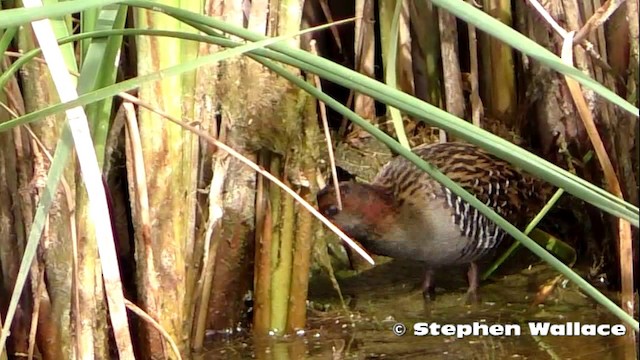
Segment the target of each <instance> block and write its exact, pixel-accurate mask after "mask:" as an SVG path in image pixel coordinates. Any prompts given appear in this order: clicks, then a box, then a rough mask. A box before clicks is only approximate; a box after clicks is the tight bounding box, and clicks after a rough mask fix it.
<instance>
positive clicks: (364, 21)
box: [352, 0, 376, 120]
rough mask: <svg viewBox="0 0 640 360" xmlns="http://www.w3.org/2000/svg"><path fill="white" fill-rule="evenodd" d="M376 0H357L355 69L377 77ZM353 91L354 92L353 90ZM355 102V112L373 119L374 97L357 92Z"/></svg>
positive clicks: (374, 111) (374, 110)
mask: <svg viewBox="0 0 640 360" xmlns="http://www.w3.org/2000/svg"><path fill="white" fill-rule="evenodd" d="M373 4H374V0H356V5H355V10H356V13H355V15H356V17H357V18H358V20H356V24H355V37H354V41H355V46H354V49H355V70H356V71H358V72H359V73H361V74H364V75H367V76H369V77H372V78H373V77H375V69H374V67H375V51H376V42H375V30H374V22H373V19H374V18H375V14H374V11H373ZM352 93H353V92H352ZM353 96H354V102H353V104H354V105H353V109H354V112H355V113H356V114H358V115H360V116H361V117H363V118H365V119H369V120H373V119H374V118H375V116H376V109H375V101H374V100H373V98H371V97H369V96H366V95H363V94H360V93H355V94H354V95H353Z"/></svg>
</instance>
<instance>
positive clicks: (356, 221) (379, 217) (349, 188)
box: [317, 181, 398, 241]
mask: <svg viewBox="0 0 640 360" xmlns="http://www.w3.org/2000/svg"><path fill="white" fill-rule="evenodd" d="M339 188H340V197H341V200H342V209H340V207H339V204H338V200H337V197H336V190H335V187H334V186H333V185H329V186H327V187H325V188H324V189H322V190H321V191H320V192H318V195H317V199H318V208H319V209H320V212H321V213H322V214H323V215H324V216H325V217H327V219H329V220H331V222H333V223H334V224H336V225H337V226H338V227H339V228H340V229H342V231H344V232H346V233H347V234H348V235H350V236H352V237H354V238H356V240H360V241H362V240H365V239H367V238H370V237H371V236H374V235H378V236H383V235H384V234H383V232H384V227H385V226H388V225H390V224H391V223H393V222H394V220H395V219H394V218H395V217H396V216H397V213H398V211H397V206H396V201H395V199H394V198H393V195H392V194H391V193H390V192H389V191H388V190H387V189H385V188H383V187H380V186H376V185H370V184H362V183H357V182H352V181H345V182H341V183H340V184H339Z"/></svg>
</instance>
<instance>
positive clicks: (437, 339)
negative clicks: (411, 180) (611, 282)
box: [202, 262, 634, 360]
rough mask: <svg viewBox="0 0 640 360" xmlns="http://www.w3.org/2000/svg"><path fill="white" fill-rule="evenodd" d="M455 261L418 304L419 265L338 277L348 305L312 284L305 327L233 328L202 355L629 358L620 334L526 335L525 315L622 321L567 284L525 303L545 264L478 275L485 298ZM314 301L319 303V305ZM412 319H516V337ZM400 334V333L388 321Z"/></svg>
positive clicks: (324, 285) (544, 277) (560, 320)
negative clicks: (252, 332) (282, 332)
mask: <svg viewBox="0 0 640 360" xmlns="http://www.w3.org/2000/svg"><path fill="white" fill-rule="evenodd" d="M463 274H464V271H463V270H462V269H454V270H446V271H444V272H440V273H439V274H438V275H437V285H438V286H440V285H443V287H442V288H441V287H438V289H437V290H438V297H437V298H436V300H435V301H434V302H432V303H431V304H428V305H425V303H424V300H423V299H422V294H421V292H420V290H419V289H418V288H417V286H418V284H419V283H420V279H421V276H422V269H421V267H420V266H419V265H417V264H401V263H397V262H392V263H387V264H382V265H379V266H378V267H376V268H374V269H372V270H370V271H366V272H364V273H362V274H360V275H357V276H353V277H350V278H347V279H345V280H342V281H340V283H341V288H342V291H343V294H344V295H345V297H346V298H347V302H348V305H347V306H348V308H349V311H348V312H346V311H344V310H343V309H342V308H341V305H340V303H339V300H338V297H337V295H336V293H335V291H334V290H333V289H332V288H331V285H330V283H329V282H328V281H316V282H315V284H314V285H313V286H312V287H311V289H310V300H311V301H312V306H311V309H310V310H309V321H308V325H309V328H308V329H307V330H306V331H305V332H304V334H303V335H294V336H290V337H287V338H284V339H273V338H269V339H251V338H250V337H249V336H238V337H235V338H233V339H228V340H225V341H216V342H212V343H210V344H209V347H208V349H209V350H208V352H207V353H206V354H204V356H203V357H202V358H203V359H207V360H214V359H251V358H255V359H605V360H606V359H612V360H613V359H616V360H617V359H627V358H631V357H632V356H633V355H632V354H633V352H632V351H631V350H632V349H633V346H634V344H633V343H631V342H630V341H629V338H628V337H625V336H622V337H617V336H537V337H536V336H531V334H530V333H529V327H528V322H550V323H553V324H564V323H566V322H573V321H577V322H581V323H583V324H585V323H589V324H606V323H608V324H619V323H620V321H619V320H618V319H617V318H615V317H613V316H612V315H610V314H609V313H608V312H607V311H606V310H605V309H604V308H602V307H601V306H600V305H598V304H596V303H594V302H593V301H592V300H591V299H589V298H588V297H586V296H585V295H583V294H582V293H581V292H580V291H579V289H577V288H576V287H574V286H572V284H570V283H566V282H564V283H563V282H562V281H559V282H558V286H557V287H556V288H555V290H554V291H553V292H552V293H551V295H550V297H548V298H547V300H546V301H545V303H544V304H543V305H538V306H532V305H531V304H532V301H533V299H534V298H535V295H536V293H537V290H538V288H539V286H540V285H542V284H544V283H545V282H548V281H550V280H551V279H553V278H555V277H556V273H555V272H554V271H553V270H551V269H549V268H548V267H547V266H546V265H538V266H535V267H532V268H530V269H525V270H522V271H519V272H516V273H515V274H511V275H508V276H502V277H499V278H497V279H495V280H494V281H488V282H484V283H483V284H482V286H481V289H480V291H481V292H480V294H481V298H482V302H481V303H480V304H477V305H466V304H465V299H466V298H465V291H466V284H465V281H464V275H463ZM316 309H321V310H316ZM416 322H428V323H438V324H440V325H443V324H472V323H473V322H478V324H480V325H487V326H489V325H492V324H502V325H504V324H514V325H513V327H512V329H513V328H515V327H518V326H519V327H520V329H521V335H520V336H465V337H462V338H457V337H456V336H445V335H439V336H422V337H419V336H414V335H413V330H412V326H413V324H414V323H416ZM398 323H402V324H403V325H404V326H405V327H406V333H405V334H404V335H402V336H397V335H395V334H394V332H393V331H392V328H393V327H394V325H396V324H398Z"/></svg>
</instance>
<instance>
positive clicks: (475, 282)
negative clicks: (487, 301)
mask: <svg viewBox="0 0 640 360" xmlns="http://www.w3.org/2000/svg"><path fill="white" fill-rule="evenodd" d="M467 278H468V280H469V289H468V290H467V304H468V305H470V304H478V303H479V302H480V296H479V295H478V287H479V284H480V279H479V274H478V265H476V263H475V262H472V263H470V264H469V271H468V272H467Z"/></svg>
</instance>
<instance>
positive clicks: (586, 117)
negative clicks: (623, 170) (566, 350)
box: [562, 32, 635, 333]
mask: <svg viewBox="0 0 640 360" xmlns="http://www.w3.org/2000/svg"><path fill="white" fill-rule="evenodd" d="M572 48H573V32H571V33H569V36H567V37H566V38H565V42H564V45H563V48H562V58H563V60H564V61H565V62H566V63H567V64H570V65H572V64H573V61H572ZM565 80H566V81H567V85H568V87H569V91H571V95H572V96H573V99H574V101H575V104H576V108H577V110H578V113H579V114H580V118H581V119H582V121H583V123H584V127H585V128H586V130H587V134H588V135H589V139H590V140H591V144H592V145H593V148H594V150H595V152H596V155H597V158H598V161H599V162H600V166H601V167H602V170H603V172H604V176H605V179H606V182H607V186H608V188H609V191H610V192H611V193H612V194H615V195H616V196H619V197H621V198H622V197H623V196H622V189H621V187H620V183H619V181H618V178H617V176H616V173H615V170H614V169H613V164H612V163H611V159H610V158H609V156H608V155H607V151H606V149H605V147H604V144H603V142H602V139H601V138H600V134H598V130H597V128H596V125H595V122H594V121H593V117H592V115H591V112H590V110H589V107H588V105H587V103H586V101H585V99H584V95H583V94H582V91H581V89H580V85H579V84H578V82H576V81H575V80H573V79H571V78H570V77H568V76H566V77H565ZM618 231H619V234H618V235H619V238H618V241H619V249H618V252H619V256H620V277H621V279H620V281H621V284H622V290H621V303H622V304H621V307H622V308H623V309H624V310H625V311H626V312H627V313H628V314H629V315H631V316H633V315H634V309H635V306H634V297H633V249H632V244H631V224H629V222H628V221H626V220H624V219H619V221H618ZM629 331H630V332H631V333H633V331H632V329H631V328H629Z"/></svg>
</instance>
